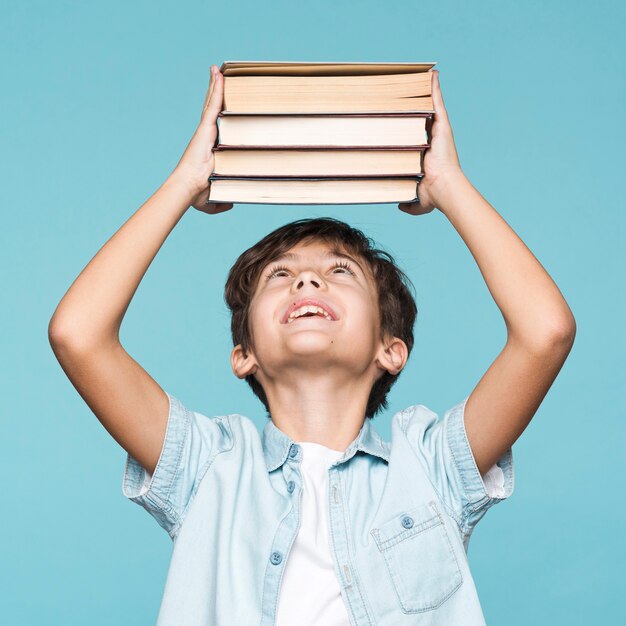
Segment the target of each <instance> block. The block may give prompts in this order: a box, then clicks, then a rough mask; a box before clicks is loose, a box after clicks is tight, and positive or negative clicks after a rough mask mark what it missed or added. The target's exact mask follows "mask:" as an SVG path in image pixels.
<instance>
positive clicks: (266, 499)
mask: <svg viewBox="0 0 626 626" xmlns="http://www.w3.org/2000/svg"><path fill="white" fill-rule="evenodd" d="M167 395H168V398H169V415H168V422H167V430H166V434H165V439H164V443H163V448H162V450H161V454H160V457H159V461H158V463H157V466H156V468H155V471H154V474H153V475H149V474H148V473H147V472H146V471H145V470H144V469H143V468H142V467H141V465H139V463H138V462H137V460H136V459H134V458H133V457H132V456H131V455H127V457H126V466H125V469H124V476H123V481H122V492H123V494H124V496H126V497H127V498H129V499H130V500H132V501H133V502H136V503H137V504H139V505H140V506H142V507H143V508H144V509H145V510H146V511H148V513H150V515H151V516H152V517H154V519H156V521H157V522H158V523H159V524H160V526H162V527H163V528H164V529H165V530H166V531H167V532H168V534H169V536H170V537H171V539H172V541H173V550H172V557H171V561H170V566H169V571H168V575H167V580H166V583H165V589H164V593H163V598H162V602H161V607H160V611H159V617H158V621H157V626H183V625H184V626H201V625H202V626H232V625H234V624H237V625H242V626H244V625H245V626H251V625H258V626H271V625H273V624H274V623H275V617H276V608H277V604H278V597H279V592H280V584H281V579H282V575H283V571H284V568H285V564H286V562H287V559H288V557H289V551H290V548H291V545H292V544H293V541H294V539H295V537H296V534H297V531H298V527H299V515H300V502H301V497H300V496H301V493H302V477H301V472H300V462H301V458H302V450H301V447H300V446H299V445H298V444H297V443H296V442H294V441H292V440H291V439H290V438H289V437H288V436H287V435H286V434H285V433H283V432H282V431H281V430H280V429H278V428H277V427H276V425H275V424H274V423H273V422H272V421H271V419H268V421H267V423H266V424H265V427H264V429H263V432H262V436H259V431H258V429H257V427H256V426H255V424H254V422H253V421H252V420H251V419H250V418H248V417H245V416H243V415H239V414H231V415H224V416H215V417H207V416H205V415H203V414H201V413H198V412H196V411H193V410H190V409H188V408H187V407H186V406H184V405H183V404H182V403H181V402H180V401H179V400H178V399H176V398H175V397H173V396H171V395H170V394H167ZM466 402H467V398H465V399H464V400H463V401H462V402H460V403H459V404H457V405H455V406H453V407H452V408H451V409H449V410H448V411H446V412H445V414H444V416H443V418H440V417H439V416H438V415H437V414H436V413H435V412H433V411H431V410H430V409H429V408H427V407H426V406H424V405H422V404H417V405H413V406H410V407H408V408H407V409H404V410H403V411H399V412H398V413H396V414H395V415H394V416H393V418H392V424H391V441H390V442H388V441H385V440H383V439H382V438H381V436H380V435H379V434H378V433H377V432H376V431H375V429H374V426H373V424H372V421H371V420H370V419H365V421H364V423H363V425H362V427H361V430H360V432H359V434H358V435H357V437H356V439H355V440H354V441H353V442H352V443H351V444H350V445H349V446H348V448H347V449H346V450H345V452H344V453H343V455H342V456H341V457H340V458H339V459H338V460H337V461H336V462H335V463H334V464H333V465H332V466H331V467H330V468H329V470H328V472H329V483H328V484H329V488H328V502H327V505H328V515H329V530H330V543H331V553H332V556H333V559H334V562H335V573H336V575H337V578H338V581H339V586H340V589H341V595H342V598H343V600H344V602H345V606H346V609H347V612H348V615H349V617H350V622H351V624H352V625H353V626H372V625H374V624H376V625H379V626H399V625H401V624H406V625H407V626H409V625H418V624H419V625H420V626H426V625H428V626H434V625H441V626H455V625H463V626H479V625H484V624H485V620H484V617H483V613H482V609H481V606H480V603H479V600H478V595H477V593H476V587H475V584H474V580H473V578H472V575H471V573H470V568H469V563H468V559H467V549H468V544H469V539H470V536H471V533H472V531H473V529H474V528H475V526H476V524H477V523H478V521H479V520H480V519H481V518H482V517H483V515H484V514H485V513H486V512H487V510H488V509H489V508H490V507H491V506H493V505H494V504H497V503H498V502H500V501H501V500H504V499H505V498H508V497H509V496H510V495H511V493H512V492H513V478H514V472H513V458H512V450H511V448H509V449H508V450H507V451H506V452H505V453H504V454H503V455H502V456H501V458H500V459H499V460H498V461H497V465H498V466H499V467H500V468H501V470H502V473H503V476H504V491H503V493H502V492H501V493H502V496H501V497H495V496H492V495H490V493H489V492H488V490H487V489H486V486H485V483H484V482H483V479H482V477H481V475H480V472H479V471H478V467H477V465H476V462H475V459H474V457H473V455H472V452H471V448H470V446H469V442H468V439H467V434H466V431H465V426H464V417H463V416H464V409H465V405H466Z"/></svg>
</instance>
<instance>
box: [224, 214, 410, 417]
mask: <svg viewBox="0 0 626 626" xmlns="http://www.w3.org/2000/svg"><path fill="white" fill-rule="evenodd" d="M311 241H323V242H325V243H328V244H331V245H336V246H338V247H339V248H341V249H343V250H346V251H347V252H348V253H350V254H353V255H356V256H357V257H360V258H362V259H364V260H365V261H366V263H367V265H368V267H369V268H370V271H371V273H372V275H373V277H374V281H375V283H376V286H377V289H378V303H379V310H380V336H381V339H384V338H385V337H399V338H400V339H402V340H403V341H404V343H405V344H406V346H407V348H408V352H409V354H411V350H412V348H413V325H414V324H415V318H416V316H417V307H416V305H415V300H414V298H413V296H412V294H411V291H414V287H413V283H412V282H411V280H410V279H409V278H408V276H407V275H406V274H405V273H404V272H403V271H402V270H401V269H400V268H399V267H397V265H396V264H395V261H394V259H393V257H392V256H391V255H390V254H389V253H387V252H385V251H384V250H379V249H378V248H376V247H375V242H374V241H373V240H372V239H371V238H370V237H368V236H367V235H365V234H364V233H363V232H362V231H361V230H359V229H357V228H353V227H352V226H350V225H349V224H346V223H345V222H342V221H340V220H337V219H334V218H330V217H319V218H306V219H300V220H296V221H294V222H290V223H288V224H285V225H284V226H281V227H279V228H277V229H276V230H274V231H272V232H271V233H269V234H268V235H266V236H265V237H263V239H261V240H260V241H259V242H257V243H256V244H254V245H253V246H252V247H251V248H249V249H248V250H246V251H245V252H243V253H242V254H241V255H240V256H239V258H238V259H237V261H235V264H234V265H233V266H232V267H231V269H230V272H229V274H228V279H227V280H226V288H225V290H224V299H225V300H226V304H227V306H228V308H229V309H230V311H231V315H232V317H231V333H232V336H233V345H235V346H236V345H238V344H241V347H242V349H243V351H244V353H247V352H248V349H249V347H250V346H251V345H252V337H251V334H250V329H249V325H248V322H249V316H248V311H249V305H250V301H251V299H252V296H253V294H254V292H255V290H256V286H257V283H258V281H259V278H260V274H261V272H262V270H263V268H264V267H265V266H266V265H267V264H268V263H271V262H272V261H273V260H274V259H277V258H278V257H279V256H280V255H282V254H283V253H285V252H287V251H288V250H290V249H291V248H293V247H294V246H295V245H297V244H299V243H301V242H311ZM399 375H400V373H398V374H396V375H392V374H390V373H389V372H384V373H383V375H382V376H381V377H380V378H379V379H378V380H377V381H376V382H375V383H374V385H373V386H372V390H371V392H370V395H369V399H368V401H367V408H366V415H365V416H366V417H368V418H372V417H374V415H376V414H377V413H378V412H380V411H381V410H382V409H386V408H387V393H388V391H389V389H390V388H391V386H392V385H393V384H394V383H395V382H396V380H397V379H398V376H399ZM246 382H247V383H248V384H249V385H250V387H251V388H252V391H253V392H254V394H255V395H256V396H257V397H258V398H259V399H260V400H261V402H262V403H263V404H264V406H265V408H266V410H267V414H268V417H270V409H269V403H268V401H267V397H266V395H265V392H264V391H263V387H262V386H261V384H260V383H259V382H258V381H257V380H256V378H255V377H254V376H253V375H248V376H246Z"/></svg>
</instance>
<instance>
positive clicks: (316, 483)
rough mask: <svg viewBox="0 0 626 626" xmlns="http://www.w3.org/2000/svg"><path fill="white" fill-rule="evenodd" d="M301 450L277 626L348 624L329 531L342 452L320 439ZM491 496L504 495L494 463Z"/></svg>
mask: <svg viewBox="0 0 626 626" xmlns="http://www.w3.org/2000/svg"><path fill="white" fill-rule="evenodd" d="M297 443H298V444H299V445H300V446H301V448H302V461H301V466H300V467H301V474H302V485H303V486H302V508H301V510H300V516H301V521H300V528H299V530H298V534H297V536H296V539H295V541H294V543H293V546H292V547H291V551H290V553H289V557H288V558H287V564H286V565H285V571H284V572H283V579H282V582H281V588H280V595H279V599H278V609H277V614H276V626H293V624H298V626H318V625H319V624H324V626H350V618H349V617H348V612H347V611H346V607H345V605H344V603H343V600H342V598H341V590H340V588H339V581H338V580H337V574H336V573H335V567H334V563H333V558H332V553H331V550H332V546H331V545H330V541H329V532H328V518H327V515H328V468H329V467H330V466H331V465H332V464H333V462H334V461H336V460H337V459H338V458H340V457H341V456H343V452H341V451H339V450H333V449H331V448H327V447H326V446H323V445H321V444H319V443H312V442H308V441H298V442H297ZM483 480H484V483H485V487H486V489H487V493H489V495H490V496H503V495H504V474H503V472H502V470H501V469H500V468H499V467H498V466H497V465H494V466H493V467H492V468H491V469H490V470H489V471H488V472H487V473H486V474H485V476H484V477H483Z"/></svg>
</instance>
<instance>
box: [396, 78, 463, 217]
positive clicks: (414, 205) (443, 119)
mask: <svg viewBox="0 0 626 626" xmlns="http://www.w3.org/2000/svg"><path fill="white" fill-rule="evenodd" d="M432 92H433V105H434V107H435V115H434V116H433V117H434V119H433V125H432V129H431V131H430V135H431V137H430V148H428V150H426V154H425V155H424V177H423V178H422V180H421V181H420V182H419V184H418V186H417V194H418V198H419V202H401V203H400V204H398V208H399V209H400V210H401V211H404V212H405V213H410V214H411V215H423V214H424V213H430V212H431V211H432V210H433V209H434V208H436V207H438V202H437V194H438V191H439V190H440V189H444V188H445V186H446V185H447V184H448V181H449V180H450V179H451V178H452V177H453V176H455V175H457V174H459V173H461V174H462V170H461V165H460V163H459V157H458V155H457V152H456V146H455V145H454V136H453V134H452V127H451V126H450V121H449V120H448V113H447V112H446V107H445V106H444V104H443V96H442V95H441V88H440V86H439V70H433V73H432Z"/></svg>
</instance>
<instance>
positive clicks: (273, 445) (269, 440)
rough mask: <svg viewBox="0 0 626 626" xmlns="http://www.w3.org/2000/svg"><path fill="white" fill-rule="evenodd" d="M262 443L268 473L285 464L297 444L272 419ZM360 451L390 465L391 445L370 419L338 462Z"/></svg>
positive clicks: (364, 423) (264, 431)
mask: <svg viewBox="0 0 626 626" xmlns="http://www.w3.org/2000/svg"><path fill="white" fill-rule="evenodd" d="M262 441H263V454H264V455H265V465H266V466H267V471H268V472H271V471H273V470H275V469H276V468H277V467H279V466H281V465H282V464H283V463H284V462H285V460H286V458H287V455H288V454H289V450H290V448H291V445H292V444H293V443H295V442H294V441H293V440H292V439H290V438H289V437H288V436H287V435H286V434H285V433H284V432H283V431H282V430H280V429H279V428H278V427H277V426H276V424H274V422H273V421H272V419H271V418H270V419H268V421H267V423H266V424H265V427H264V428H263V437H262ZM359 450H361V451H362V452H367V453H368V454H373V455H374V456H377V457H379V458H381V459H384V460H385V461H386V462H387V463H389V453H390V446H389V443H388V442H386V441H384V440H383V439H382V438H381V436H380V435H379V434H378V433H377V432H376V431H375V430H374V427H373V426H372V420H371V419H370V418H365V421H364V422H363V425H362V426H361V430H360V431H359V434H358V435H357V437H356V439H354V441H352V443H351V444H350V445H349V446H348V447H347V448H346V451H345V453H344V456H342V457H341V458H340V459H338V461H337V462H341V463H343V462H344V461H347V460H348V459H350V458H351V457H353V456H354V455H355V454H356V453H357V452H358V451H359Z"/></svg>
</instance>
